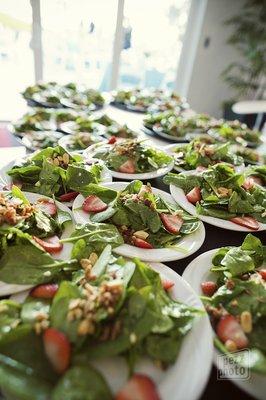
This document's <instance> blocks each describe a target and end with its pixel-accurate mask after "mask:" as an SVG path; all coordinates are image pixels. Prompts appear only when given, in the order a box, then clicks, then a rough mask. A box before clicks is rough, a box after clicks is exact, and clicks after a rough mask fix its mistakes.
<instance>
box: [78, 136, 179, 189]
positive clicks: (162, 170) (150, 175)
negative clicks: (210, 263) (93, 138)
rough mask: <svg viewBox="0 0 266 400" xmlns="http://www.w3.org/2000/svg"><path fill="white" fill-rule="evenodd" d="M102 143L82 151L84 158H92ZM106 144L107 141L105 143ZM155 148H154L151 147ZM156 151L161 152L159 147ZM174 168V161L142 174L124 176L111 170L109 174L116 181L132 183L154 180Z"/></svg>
mask: <svg viewBox="0 0 266 400" xmlns="http://www.w3.org/2000/svg"><path fill="white" fill-rule="evenodd" d="M103 143H104V142H102V143H99V144H97V143H96V144H93V145H92V146H89V147H88V148H87V149H86V150H85V151H84V156H85V157H86V156H88V157H93V156H94V154H95V151H96V150H97V147H100V146H101V145H102V144H103ZM105 143H106V144H107V141H106V142H105ZM153 147H155V146H153ZM156 148H157V149H158V150H161V151H163V148H162V147H161V148H160V147H156ZM173 167H174V161H172V162H171V163H170V164H168V165H167V166H166V167H163V168H159V169H157V170H156V171H151V172H145V173H142V174H125V173H122V172H117V171H112V170H111V169H109V171H110V173H111V174H112V176H113V177H114V178H117V179H123V180H129V181H133V180H134V179H139V180H145V179H154V178H158V177H159V176H163V175H165V174H167V173H168V172H170V171H171V170H172V169H173Z"/></svg>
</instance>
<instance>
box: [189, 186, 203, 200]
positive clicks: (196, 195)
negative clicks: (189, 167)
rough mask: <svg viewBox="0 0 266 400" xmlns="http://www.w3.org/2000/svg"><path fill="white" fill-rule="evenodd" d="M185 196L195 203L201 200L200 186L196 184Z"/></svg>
mask: <svg viewBox="0 0 266 400" xmlns="http://www.w3.org/2000/svg"><path fill="white" fill-rule="evenodd" d="M186 198H187V200H188V201H189V202H190V203H192V204H196V203H197V202H198V201H200V200H201V192H200V188H199V187H198V186H196V187H194V189H192V190H191V191H190V192H188V194H187V195H186Z"/></svg>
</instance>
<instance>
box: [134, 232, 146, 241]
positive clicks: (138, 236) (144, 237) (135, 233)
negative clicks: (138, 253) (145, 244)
mask: <svg viewBox="0 0 266 400" xmlns="http://www.w3.org/2000/svg"><path fill="white" fill-rule="evenodd" d="M133 236H135V237H137V238H139V239H143V240H145V239H147V237H148V236H149V234H148V233H147V232H145V231H137V232H134V234H133Z"/></svg>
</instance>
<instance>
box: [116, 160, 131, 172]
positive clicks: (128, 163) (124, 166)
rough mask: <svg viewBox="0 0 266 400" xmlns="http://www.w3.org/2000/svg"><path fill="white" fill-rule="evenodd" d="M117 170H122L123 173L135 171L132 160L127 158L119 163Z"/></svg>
mask: <svg viewBox="0 0 266 400" xmlns="http://www.w3.org/2000/svg"><path fill="white" fill-rule="evenodd" d="M119 172H123V173H124V174H134V173H135V164H134V161H133V160H127V161H126V162H125V163H124V164H122V165H120V167H119Z"/></svg>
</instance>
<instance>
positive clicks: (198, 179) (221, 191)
mask: <svg viewBox="0 0 266 400" xmlns="http://www.w3.org/2000/svg"><path fill="white" fill-rule="evenodd" d="M258 168H260V167H258ZM164 182H165V183H166V184H173V185H175V186H177V187H179V188H181V189H183V190H184V192H185V194H186V195H187V199H188V201H190V202H192V203H194V204H195V205H196V209H197V212H198V214H201V215H209V216H211V217H217V218H221V219H227V220H231V221H232V222H235V223H239V224H240V225H241V223H240V222H241V221H240V220H238V222H237V219H235V218H237V217H243V218H245V216H246V217H249V218H250V222H251V221H252V223H253V225H254V226H253V229H255V230H256V229H258V228H259V225H258V222H257V221H259V222H262V223H266V213H265V208H266V190H265V189H264V188H263V187H261V186H260V185H258V184H256V183H254V182H250V181H247V180H246V177H245V175H244V174H241V173H237V172H235V171H234V169H233V168H232V167H230V166H229V165H228V164H216V165H214V166H213V167H210V168H208V169H207V170H205V171H203V172H194V173H191V174H189V175H188V174H185V173H181V174H174V173H169V174H168V175H166V176H165V177H164ZM195 193H196V194H197V195H196V196H195V198H194V200H193V195H195ZM244 226H245V225H244ZM250 228H251V227H250ZM251 229H252V228H251Z"/></svg>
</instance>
